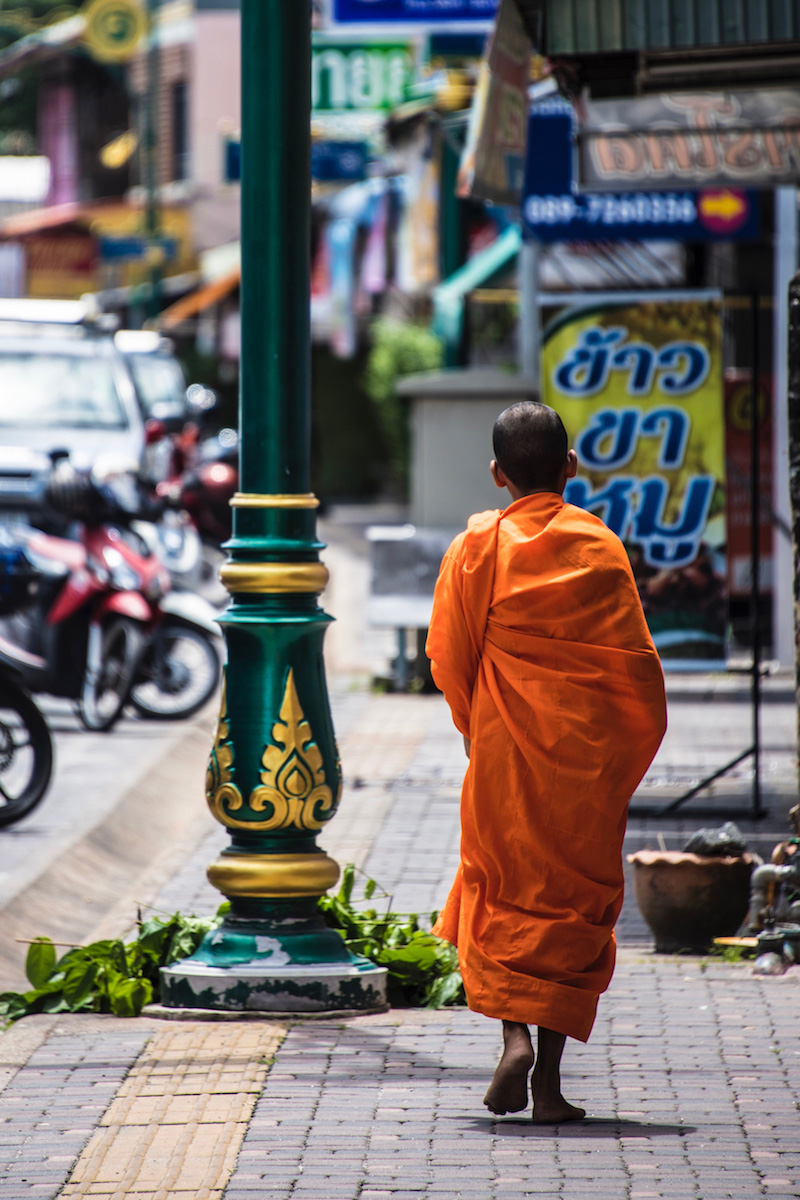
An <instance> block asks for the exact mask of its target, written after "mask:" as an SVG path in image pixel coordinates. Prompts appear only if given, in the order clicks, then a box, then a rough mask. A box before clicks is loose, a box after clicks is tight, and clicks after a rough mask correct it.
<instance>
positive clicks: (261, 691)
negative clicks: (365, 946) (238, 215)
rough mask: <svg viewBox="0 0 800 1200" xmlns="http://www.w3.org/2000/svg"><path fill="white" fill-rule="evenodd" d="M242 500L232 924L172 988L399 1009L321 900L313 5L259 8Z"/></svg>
mask: <svg viewBox="0 0 800 1200" xmlns="http://www.w3.org/2000/svg"><path fill="white" fill-rule="evenodd" d="M241 19H242V287H241V308H242V367H241V394H240V429H241V459H240V486H241V489H242V490H241V492H239V493H238V494H237V495H236V496H235V498H234V500H233V502H232V503H233V509H234V522H233V537H232V539H231V541H230V542H229V543H228V546H227V548H228V549H229V550H230V559H229V560H228V561H227V562H226V563H225V565H224V566H223V568H222V572H221V574H222V579H223V582H224V583H225V586H226V587H227V589H228V591H229V592H230V593H231V603H230V605H229V607H228V608H227V609H226V611H225V613H224V614H223V616H222V618H221V623H222V625H223V628H224V631H225V636H226V640H227V643H228V666H227V671H226V685H225V690H224V692H223V699H222V708H221V712H220V718H219V724H218V727H217V733H216V737H215V740H214V745H213V749H212V753H211V761H210V764H209V769H208V775H207V785H206V795H207V800H208V803H209V805H210V808H211V811H212V812H213V813H214V816H215V817H216V818H217V819H218V820H219V821H221V822H222V824H223V825H225V826H226V827H227V828H228V830H229V831H230V835H231V844H230V846H229V847H228V848H227V849H226V850H224V851H223V853H222V854H221V856H220V858H219V859H218V860H217V862H215V863H213V864H212V865H211V866H210V867H209V869H208V876H209V879H210V881H211V883H212V884H214V886H215V887H217V888H218V889H219V890H220V891H221V892H222V893H223V894H224V895H225V896H227V897H228V899H229V900H230V913H229V915H228V916H227V917H226V918H225V920H224V922H223V924H222V925H221V926H220V927H219V929H217V930H216V931H215V932H214V933H212V934H211V935H209V936H208V937H207V938H206V939H205V941H204V942H203V944H202V945H201V946H200V948H199V950H198V951H197V952H196V953H195V954H194V955H193V956H192V957H191V958H189V959H185V960H183V961H182V962H180V963H177V964H175V965H174V966H173V967H170V968H167V969H166V970H165V971H164V972H163V974H162V996H163V999H164V1002H165V1003H166V1004H167V1005H170V1006H173V1007H180V1008H187V1007H190V1008H198V1007H200V1008H214V1009H255V1010H264V1011H326V1010H327V1011H330V1010H342V1009H347V1010H349V1009H355V1010H361V1011H363V1010H367V1009H376V1008H383V1007H385V981H386V973H385V971H383V970H382V969H381V968H377V967H375V966H374V965H373V964H372V963H370V962H368V961H367V960H365V959H360V958H356V957H354V956H353V955H351V954H349V953H348V951H347V950H346V948H345V946H344V943H343V942H342V940H341V938H340V937H339V935H338V934H337V933H335V932H334V931H333V930H331V929H328V928H327V927H326V926H325V925H324V923H323V921H322V920H321V918H320V916H319V914H318V909H317V900H318V898H319V897H320V896H321V895H322V894H323V893H324V892H325V891H326V890H327V889H328V888H329V887H331V886H332V885H333V884H334V883H335V882H336V880H337V878H338V875H339V868H338V866H337V864H336V863H335V862H334V861H333V860H332V859H331V858H329V857H328V856H327V855H326V854H325V853H324V852H323V851H322V850H321V849H320V848H319V847H318V846H317V844H316V835H317V833H318V831H319V830H320V829H321V828H322V826H323V824H324V822H326V821H328V820H329V819H330V818H331V817H332V816H333V814H334V812H335V811H336V807H337V804H338V801H339V793H340V789H341V770H340V765H339V759H338V754H337V750H336V742H335V739H334V732H333V724H332V721H331V715H330V707H329V703H328V695H327V688H326V683H325V672H324V666H323V660H322V641H323V637H324V634H325V628H326V625H327V623H328V621H329V620H330V618H329V617H328V616H327V615H326V614H325V613H324V612H323V611H322V609H321V608H320V607H319V604H318V597H319V594H320V592H321V591H322V589H323V588H324V586H325V583H326V581H327V578H328V573H327V571H326V569H325V567H324V566H323V565H322V564H321V563H320V561H319V550H320V549H321V545H320V543H319V542H318V541H317V539H316V535H315V516H316V514H315V510H316V508H317V504H318V501H317V500H316V498H315V497H314V496H313V495H312V494H311V492H310V490H309V489H310V471H309V443H310V400H309V396H310V387H309V382H310V315H309V267H310V264H309V255H310V250H309V216H310V191H311V187H310V182H311V181H310V166H309V163H310V69H311V0H292V2H291V3H286V0H242V5H241Z"/></svg>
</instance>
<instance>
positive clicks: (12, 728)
mask: <svg viewBox="0 0 800 1200" xmlns="http://www.w3.org/2000/svg"><path fill="white" fill-rule="evenodd" d="M31 582H32V581H31V576H30V571H29V569H28V564H27V563H26V561H25V559H24V556H23V555H21V554H20V553H19V551H18V549H16V548H14V547H7V546H0V613H3V612H6V611H8V610H9V609H11V610H13V609H14V608H15V607H16V605H17V604H19V602H20V600H24V599H25V597H26V596H27V594H28V592H29V589H30V586H31ZM52 770H53V743H52V739H51V737H50V730H49V729H48V727H47V721H46V720H45V719H44V717H43V715H42V713H41V712H40V711H39V709H38V707H37V706H36V703H35V701H34V700H33V699H32V698H31V697H30V696H29V695H28V693H27V692H26V691H25V689H24V688H23V687H22V685H21V683H20V680H19V674H18V672H16V671H14V670H12V668H11V667H9V666H8V665H6V664H2V663H0V827H2V826H5V825H11V824H12V823H13V822H14V821H19V820H20V818H21V817H24V816H25V815H26V814H27V813H29V812H30V811H31V810H32V809H34V808H35V807H36V805H37V804H38V803H39V802H40V800H41V799H42V798H43V796H44V794H45V792H46V791H47V787H48V784H49V783H50V776H51V774H52Z"/></svg>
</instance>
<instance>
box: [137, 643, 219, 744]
mask: <svg viewBox="0 0 800 1200" xmlns="http://www.w3.org/2000/svg"><path fill="white" fill-rule="evenodd" d="M219 676H220V661H219V655H218V654H217V651H216V649H215V647H214V645H213V644H212V642H211V641H210V639H209V638H208V637H206V636H205V635H204V634H202V633H198V632H197V630H195V629H189V628H188V626H186V625H177V624H172V623H165V624H164V625H162V626H161V628H160V629H159V630H158V631H157V632H156V634H155V636H154V637H153V640H152V641H151V643H150V645H149V646H148V647H147V650H146V651H145V653H144V655H143V657H142V660H141V662H140V664H139V671H138V674H137V678H136V682H135V683H134V685H133V687H132V688H131V695H130V701H131V704H132V705H133V707H134V708H135V709H136V711H137V713H138V714H139V716H140V717H145V718H147V719H150V720H159V721H178V720H181V719H182V718H183V717H191V716H192V715H193V714H194V713H196V712H198V710H199V709H201V708H202V707H203V705H204V704H206V703H207V702H208V701H209V700H210V699H211V697H212V696H213V695H214V692H215V691H216V688H217V684H218V683H219Z"/></svg>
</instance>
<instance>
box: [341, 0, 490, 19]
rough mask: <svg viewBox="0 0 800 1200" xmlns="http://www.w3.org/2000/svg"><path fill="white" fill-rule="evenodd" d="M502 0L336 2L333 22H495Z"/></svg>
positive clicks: (354, 0)
mask: <svg viewBox="0 0 800 1200" xmlns="http://www.w3.org/2000/svg"><path fill="white" fill-rule="evenodd" d="M499 6H500V0H333V19H334V20H335V21H339V22H341V23H343V24H344V23H350V24H354V23H355V22H358V23H359V24H362V25H375V24H389V23H395V22H397V23H399V22H402V23H408V22H418V23H419V24H425V25H429V24H442V23H444V22H451V23H455V22H459V23H465V22H470V21H473V22H474V21H481V22H487V21H492V20H494V16H495V13H496V12H497V9H498V8H499Z"/></svg>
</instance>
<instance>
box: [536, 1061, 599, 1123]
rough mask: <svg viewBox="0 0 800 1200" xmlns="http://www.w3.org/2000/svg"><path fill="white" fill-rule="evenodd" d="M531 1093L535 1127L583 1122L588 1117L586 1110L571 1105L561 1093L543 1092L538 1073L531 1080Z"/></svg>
mask: <svg viewBox="0 0 800 1200" xmlns="http://www.w3.org/2000/svg"><path fill="white" fill-rule="evenodd" d="M531 1093H532V1095H533V1123H534V1125H560V1124H561V1123H562V1121H582V1120H583V1118H584V1117H585V1116H586V1109H585V1108H577V1107H576V1105H574V1104H569V1103H568V1102H567V1101H566V1100H565V1099H564V1097H563V1096H562V1095H561V1092H560V1091H555V1092H545V1091H542V1089H541V1088H540V1087H539V1080H538V1078H537V1072H536V1071H534V1073H533V1079H532V1080H531Z"/></svg>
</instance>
